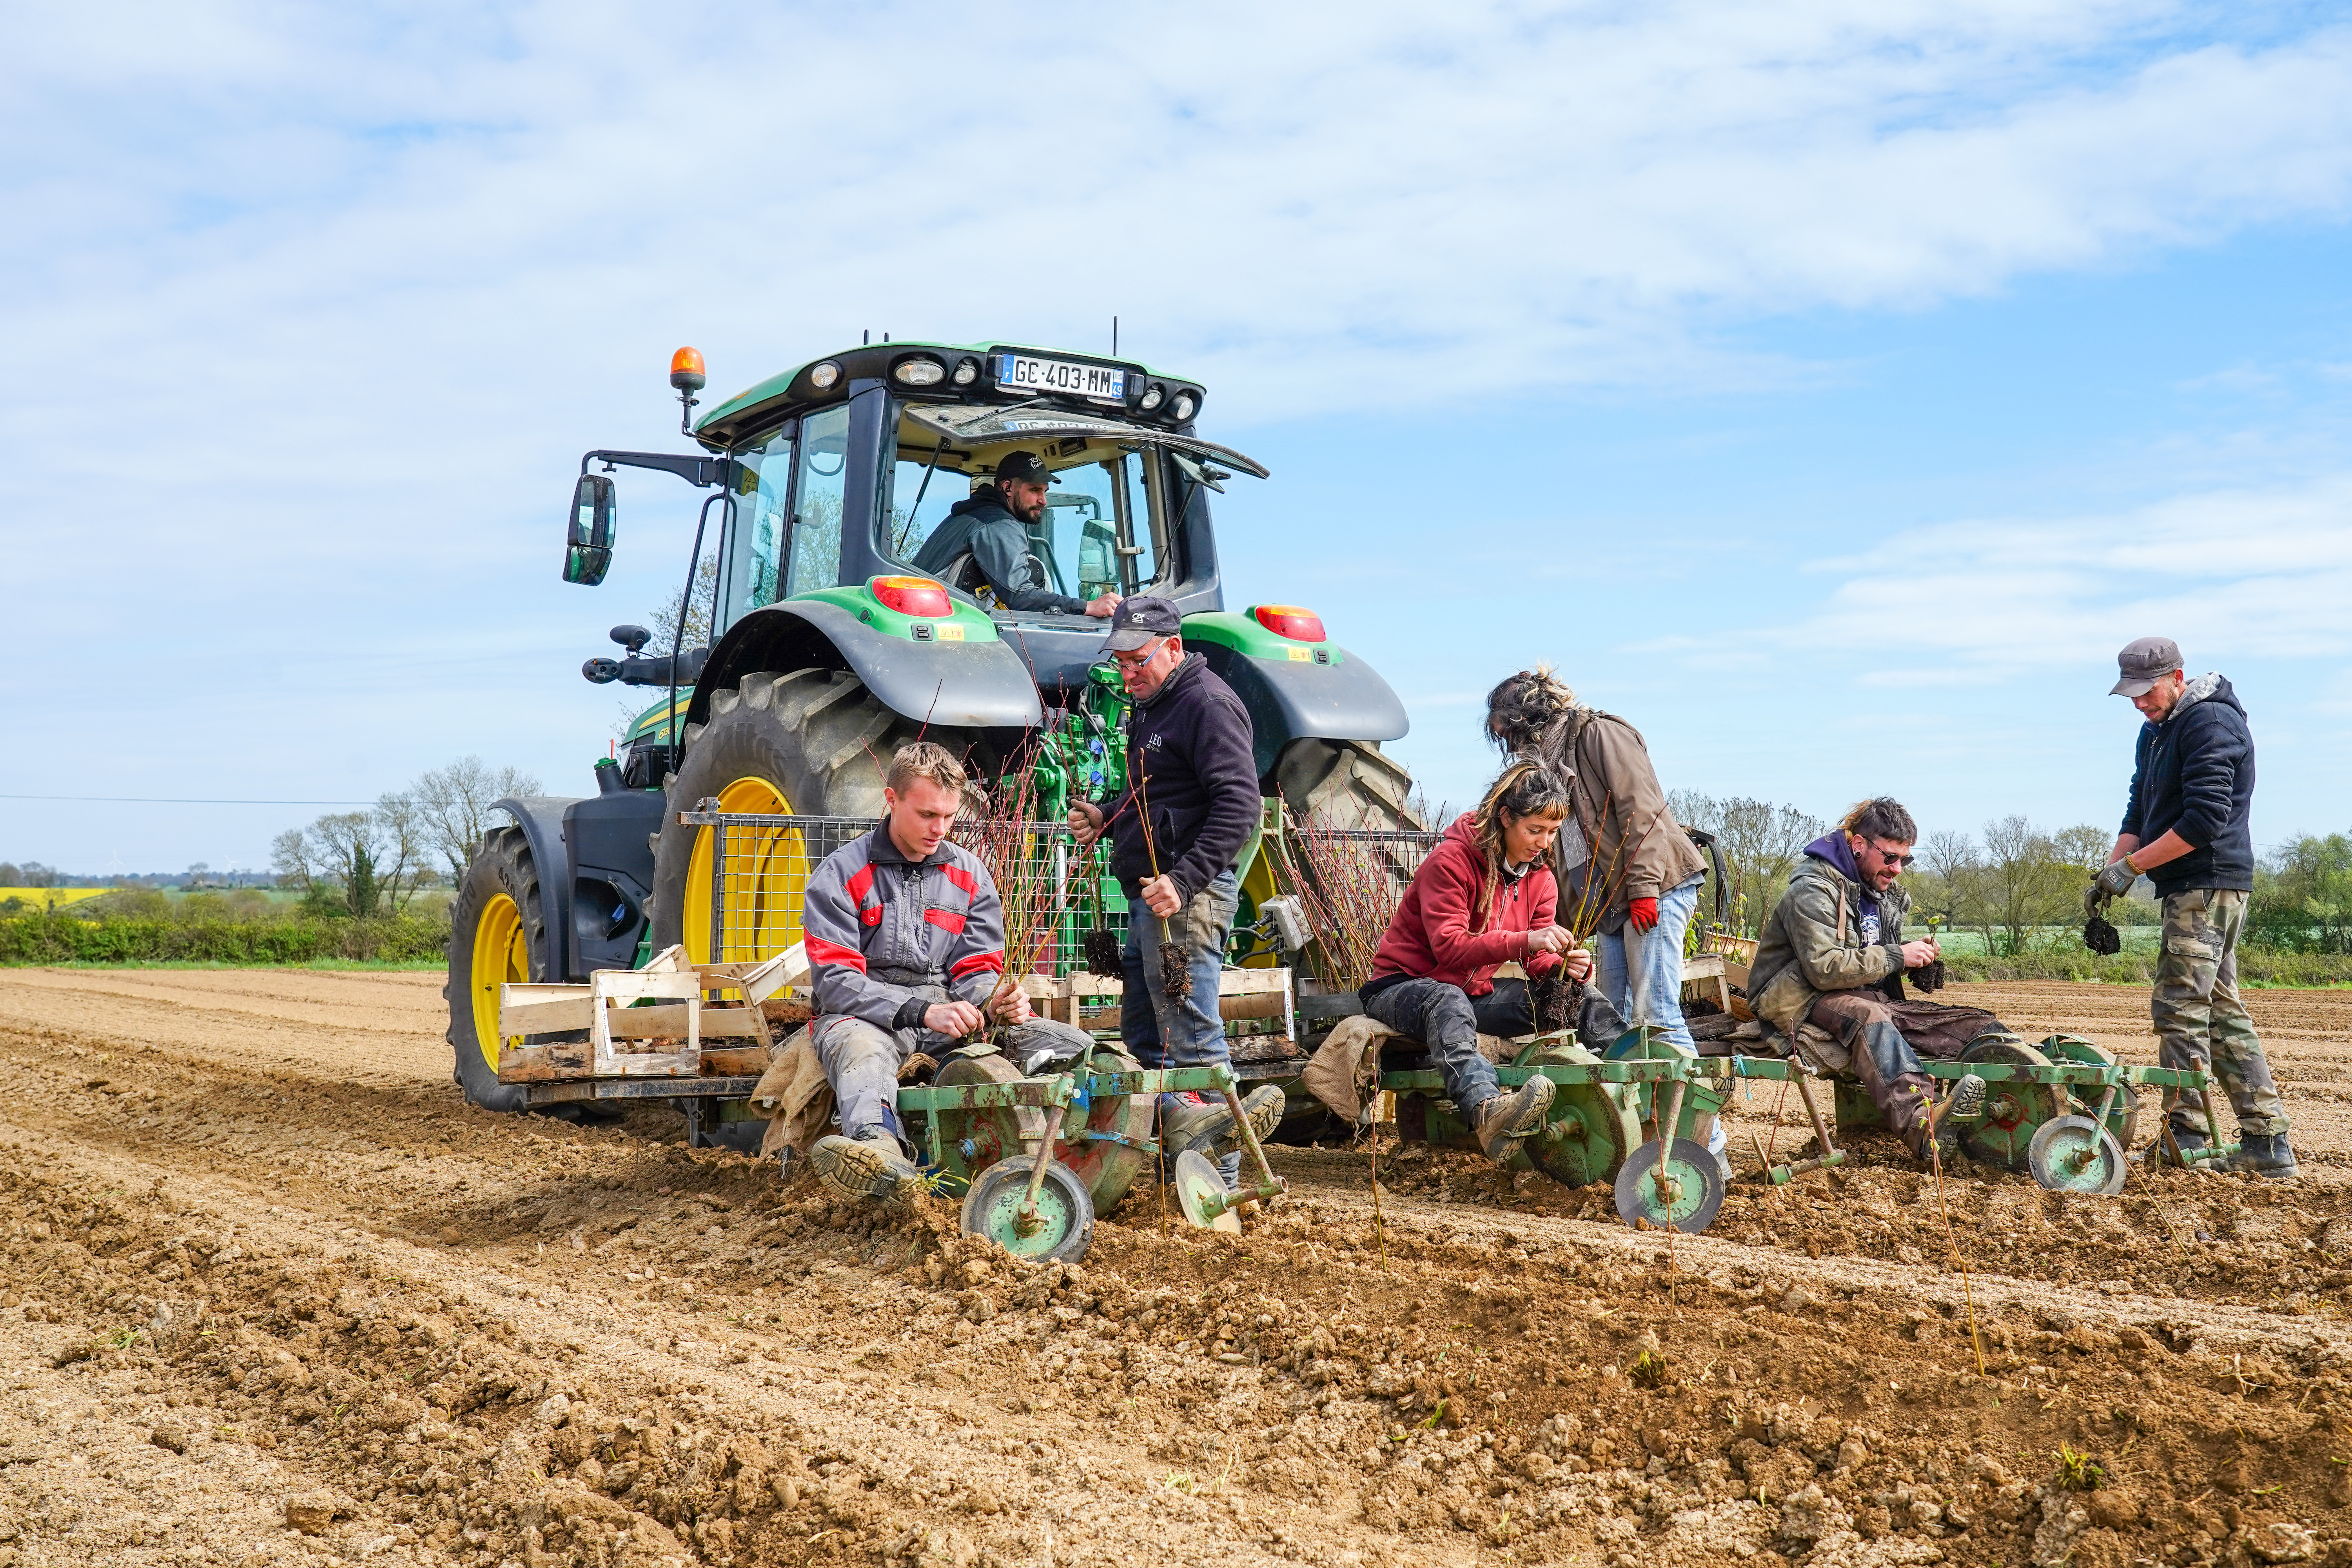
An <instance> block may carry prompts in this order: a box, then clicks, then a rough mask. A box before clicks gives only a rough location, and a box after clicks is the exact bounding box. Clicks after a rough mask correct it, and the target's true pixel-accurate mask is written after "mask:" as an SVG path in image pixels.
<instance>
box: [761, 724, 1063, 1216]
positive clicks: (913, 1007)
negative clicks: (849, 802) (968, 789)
mask: <svg viewBox="0 0 2352 1568" xmlns="http://www.w3.org/2000/svg"><path fill="white" fill-rule="evenodd" d="M963 791H964V771H963V766H962V764H961V763H958V762H957V761H956V759H955V754H954V753H953V752H950V751H949V750H948V749H947V748H946V747H944V746H940V745H936V744H934V743H932V742H928V741H918V742H914V743H913V744H912V745H908V746H902V747H900V748H899V749H898V755H897V756H895V757H893V758H892V759H891V760H890V772H889V774H888V777H887V780H886V781H885V784H884V787H883V790H882V799H883V801H884V803H885V804H886V805H887V807H888V812H889V814H888V815H887V816H885V817H884V818H883V819H882V821H881V822H880V823H879V824H877V826H876V827H875V829H874V831H873V832H871V833H868V834H866V836H865V837H861V838H858V839H856V840H855V841H853V842H851V843H849V844H846V845H845V846H843V847H841V848H839V849H836V850H835V851H834V852H833V853H832V854H830V855H828V856H826V857H825V858H824V863H823V864H822V865H820V866H819V867H817V868H816V869H815V870H814V872H812V873H811V874H810V876H809V880H808V890H807V893H806V895H805V901H804V904H803V910H802V915H801V920H802V928H803V931H804V933H805V936H804V939H803V940H804V941H805V942H806V951H807V952H808V959H809V967H810V970H811V972H812V978H813V980H814V992H815V1003H816V1017H815V1018H814V1020H813V1021H812V1022H811V1024H810V1026H809V1030H810V1039H811V1043H812V1044H814V1047H816V1054H817V1060H818V1062H819V1063H820V1064H821V1065H822V1066H823V1067H824V1076H825V1081H826V1082H828V1083H829V1084H831V1085H832V1086H833V1095H834V1101H835V1105H836V1107H837V1108H838V1113H839V1117H840V1121H841V1131H840V1132H839V1133H837V1134H835V1135H834V1136H831V1137H827V1138H823V1139H820V1140H818V1142H817V1144H816V1147H815V1148H814V1149H812V1150H811V1151H809V1163H811V1164H812V1165H814V1167H815V1168H816V1173H817V1174H818V1176H819V1177H821V1178H822V1179H823V1180H824V1184H826V1185H827V1186H829V1187H831V1188H833V1189H834V1191H835V1192H837V1193H840V1194H844V1195H845V1196H848V1197H873V1198H888V1197H891V1196H893V1195H894V1194H896V1193H897V1192H898V1188H899V1186H900V1185H901V1184H904V1183H907V1182H910V1181H912V1180H913V1179H914V1178H915V1176H916V1174H917V1171H916V1166H915V1162H914V1160H913V1158H912V1154H913V1150H912V1148H911V1146H910V1145H909V1144H908V1142H907V1140H906V1137H905V1135H904V1134H903V1133H902V1132H901V1131H900V1130H899V1126H898V1068H899V1067H900V1066H901V1065H902V1064H904V1063H905V1061H906V1060H907V1058H908V1057H910V1056H912V1055H914V1054H915V1052H917V1051H919V1050H920V1051H926V1052H928V1053H929V1054H930V1055H931V1056H934V1057H939V1056H944V1055H945V1054H946V1053H947V1052H948V1051H949V1050H950V1049H951V1048H953V1047H955V1046H956V1045H958V1044H960V1043H961V1041H962V1040H964V1039H965V1038H967V1037H970V1036H972V1035H976V1034H978V1033H979V1032H980V1031H981V1030H982V1028H984V1027H985V1026H987V1025H988V1024H990V1023H996V1024H1002V1025H1007V1026H1011V1027H1010V1028H1009V1030H1008V1032H1007V1035H1006V1037H1005V1049H1006V1054H1007V1055H1009V1056H1011V1057H1012V1058H1013V1059H1014V1060H1016V1061H1026V1060H1028V1059H1030V1058H1032V1057H1033V1056H1034V1054H1035V1053H1036V1052H1037V1051H1039V1050H1041V1049H1050V1050H1053V1051H1055V1053H1056V1054H1061V1053H1063V1052H1065V1051H1084V1050H1086V1049H1087V1048H1089V1047H1092V1045H1093V1043H1094V1041H1093V1037H1091V1036H1088V1035H1087V1034H1085V1033H1084V1032H1083V1031H1081V1030H1078V1029H1076V1028H1073V1027H1072V1026H1069V1025H1067V1024H1057V1023H1055V1022H1053V1021H1052V1020H1050V1019H1044V1018H1036V1017H1034V1016H1032V1015H1031V1013H1030V1010H1029V998H1028V997H1027V995H1025V994H1024V993H1023V992H1022V990H1021V988H1020V987H1019V986H1018V985H1014V984H1005V981H1006V975H1005V973H1004V910H1003V904H1002V903H1001V902H1000V901H999V900H998V898H997V892H996V883H995V881H994V879H992V878H991V877H990V876H989V874H988V868H987V867H986V866H985V865H983V864H982V862H981V860H980V858H979V857H978V856H976V855H974V854H972V853H971V851H970V850H968V849H966V848H964V847H962V846H961V845H960V844H954V843H950V841H949V839H948V829H949V828H950V827H951V826H954V823H955V819H956V813H957V812H958V811H959V810H961V808H962V806H963Z"/></svg>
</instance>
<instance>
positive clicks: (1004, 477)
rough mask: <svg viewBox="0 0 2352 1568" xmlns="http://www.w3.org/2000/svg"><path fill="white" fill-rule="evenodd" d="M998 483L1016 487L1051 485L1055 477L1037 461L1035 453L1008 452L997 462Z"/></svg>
mask: <svg viewBox="0 0 2352 1568" xmlns="http://www.w3.org/2000/svg"><path fill="white" fill-rule="evenodd" d="M996 482H997V483H998V484H1000V485H1002V484H1007V483H1010V484H1016V485H1050V484H1052V483H1053V482H1054V476H1053V475H1052V474H1050V473H1048V472H1046V471H1045V464H1044V463H1041V462H1039V461H1038V460H1037V454H1036V453H1034V452H1007V453H1005V454H1004V456H1003V457H1002V458H998V459H997V460H996Z"/></svg>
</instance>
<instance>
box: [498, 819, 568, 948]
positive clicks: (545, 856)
mask: <svg viewBox="0 0 2352 1568" xmlns="http://www.w3.org/2000/svg"><path fill="white" fill-rule="evenodd" d="M577 804H579V803H578V802H577V801H576V800H573V799H572V798H570V797H567V796H563V795H509V796H507V797H506V798H505V799H504V800H501V801H499V803H498V804H497V805H493V806H491V807H490V809H491V810H492V811H494V812H499V811H503V812H505V813H506V814H507V815H508V816H511V817H513V818H514V820H515V826H518V827H520V828H521V829H522V837H523V842H524V843H526V844H528V845H530V863H531V865H532V867H533V868H536V869H537V870H538V872H539V899H540V919H541V922H542V923H543V924H544V925H545V927H546V929H547V946H548V954H547V962H548V973H546V974H545V975H543V976H542V975H534V976H532V978H533V979H546V980H555V981H561V980H566V979H569V978H571V975H572V856H571V853H570V852H569V850H568V849H567V848H566V847H565V843H564V833H563V814H564V813H565V812H566V811H567V810H569V809H570V808H571V807H572V806H573V805H577Z"/></svg>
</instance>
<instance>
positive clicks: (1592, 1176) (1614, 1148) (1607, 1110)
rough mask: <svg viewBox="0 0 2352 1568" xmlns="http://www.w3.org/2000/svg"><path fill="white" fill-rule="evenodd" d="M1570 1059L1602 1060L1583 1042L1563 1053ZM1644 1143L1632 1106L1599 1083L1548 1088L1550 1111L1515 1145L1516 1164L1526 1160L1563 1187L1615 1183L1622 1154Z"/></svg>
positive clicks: (1565, 1084)
mask: <svg viewBox="0 0 2352 1568" xmlns="http://www.w3.org/2000/svg"><path fill="white" fill-rule="evenodd" d="M1562 1055H1563V1056H1564V1058H1565V1059H1566V1060H1568V1061H1570V1062H1578V1063H1590V1062H1597V1061H1599V1060H1600V1059H1601V1058H1599V1057H1597V1056H1594V1055H1593V1054H1592V1053H1591V1051H1589V1050H1586V1049H1585V1048H1584V1047H1581V1046H1572V1047H1569V1049H1568V1050H1567V1051H1566V1052H1565V1053H1562ZM1641 1141H1642V1128H1641V1123H1640V1122H1639V1121H1636V1120H1635V1119H1634V1115H1633V1109H1632V1108H1631V1107H1630V1106H1628V1105H1626V1104H1625V1102H1624V1101H1623V1100H1619V1099H1618V1098H1617V1096H1615V1095H1614V1094H1612V1093H1611V1092H1610V1091H1609V1089H1608V1088H1607V1087H1606V1086H1604V1085H1601V1084H1597V1083H1559V1084H1554V1085H1553V1086H1552V1097H1551V1111H1550V1114H1549V1115H1548V1116H1546V1117H1545V1118H1544V1124H1543V1130H1542V1131H1539V1132H1538V1133H1537V1134H1536V1135H1535V1136H1534V1137H1532V1138H1529V1139H1527V1140H1526V1141H1525V1142H1521V1143H1520V1145H1519V1152H1518V1154H1517V1157H1516V1158H1515V1159H1514V1160H1513V1161H1512V1163H1513V1164H1514V1165H1516V1164H1517V1163H1519V1162H1520V1161H1525V1162H1527V1163H1528V1165H1529V1166H1531V1167H1532V1168H1534V1169H1536V1170H1538V1171H1541V1172H1542V1173H1544V1174H1546V1175H1548V1176H1549V1177H1550V1178H1551V1179H1552V1180H1554V1181H1556V1182H1558V1183H1559V1184H1561V1185H1562V1186H1569V1187H1581V1186H1584V1185H1586V1184H1590V1183H1592V1182H1613V1181H1615V1180H1616V1179H1617V1172H1618V1170H1619V1168H1620V1167H1621V1166H1622V1165H1623V1164H1624V1163H1625V1155H1626V1153H1627V1152H1629V1151H1630V1150H1632V1149H1633V1145H1634V1144H1636V1143H1639V1142H1641Z"/></svg>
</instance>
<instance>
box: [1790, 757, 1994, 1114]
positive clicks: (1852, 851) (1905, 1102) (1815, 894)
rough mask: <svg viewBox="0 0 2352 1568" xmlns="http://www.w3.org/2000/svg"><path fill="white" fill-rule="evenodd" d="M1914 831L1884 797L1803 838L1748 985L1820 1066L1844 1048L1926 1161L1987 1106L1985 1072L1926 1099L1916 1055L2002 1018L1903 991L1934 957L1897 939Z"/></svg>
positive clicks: (1948, 1045) (1960, 1042)
mask: <svg viewBox="0 0 2352 1568" xmlns="http://www.w3.org/2000/svg"><path fill="white" fill-rule="evenodd" d="M1918 837H1919V828H1918V826H1917V825H1916V823H1914V822H1913V821H1912V819H1911V814H1910V813H1909V812H1907V811H1906V810H1904V809H1903V807H1902V805H1900V804H1899V803H1898V802H1895V801H1893V800H1889V799H1886V798H1885V797H1884V796H1881V797H1879V798H1878V799H1875V800H1865V801H1864V802H1863V803H1862V804H1861V805H1857V806H1855V807H1854V808H1853V810H1852V811H1850V812H1848V813H1846V816H1845V820H1844V821H1843V823H1841V824H1839V826H1837V827H1836V828H1834V829H1832V831H1831V832H1829V833H1826V834H1824V835H1822V837H1819V838H1816V839H1814V840H1813V841H1812V842H1811V844H1809V845H1807V846H1805V853H1804V857H1803V858H1802V859H1801V860H1800V861H1799V862H1798V866H1797V869H1796V870H1795V871H1794V872H1792V873H1791V874H1790V878H1789V890H1788V891H1787V892H1786V893H1785V894H1783V895H1781V898H1780V902H1779V903H1777V904H1775V905H1773V906H1772V912H1771V914H1769V916H1767V917H1766V918H1765V921H1764V933H1763V940H1762V941H1761V942H1759V944H1758V946H1757V950H1756V962H1755V963H1754V965H1753V966H1752V967H1751V968H1750V969H1749V970H1748V996H1749V997H1750V998H1751V999H1752V1001H1751V1005H1753V1006H1754V1007H1755V1009H1756V1016H1758V1017H1759V1018H1761V1019H1763V1020H1764V1022H1765V1023H1766V1024H1768V1025H1769V1026H1771V1027H1772V1028H1773V1029H1775V1030H1777V1031H1778V1032H1779V1033H1780V1036H1781V1037H1783V1039H1785V1040H1786V1041H1787V1042H1788V1043H1789V1045H1790V1047H1803V1048H1804V1049H1805V1051H1806V1055H1807V1056H1808V1057H1809V1058H1812V1059H1814V1060H1816V1061H1817V1062H1818V1063H1819V1064H1820V1065H1822V1066H1824V1067H1827V1068H1832V1070H1838V1069H1841V1068H1842V1067H1843V1065H1844V1064H1841V1063H1840V1062H1839V1061H1838V1060H1837V1059H1836V1058H1837V1055H1838V1053H1839V1052H1840V1051H1841V1050H1842V1051H1843V1052H1845V1053H1848V1054H1850V1057H1851V1068H1852V1070H1853V1074H1854V1076H1855V1077H1856V1078H1858V1079H1861V1080H1862V1087H1863V1088H1864V1089H1865V1090H1866V1091H1868V1093H1869V1095H1870V1098H1871V1100H1873V1101H1874V1103H1875V1104H1876V1105H1877V1107H1878V1110H1879V1114H1880V1115H1881V1116H1882V1117H1884V1118H1885V1122H1886V1129H1887V1131H1890V1132H1893V1133H1894V1134H1895V1135H1896V1136H1897V1137H1899V1138H1901V1139H1902V1140H1903V1141H1904V1142H1906V1144H1908V1145H1909V1146H1910V1149H1911V1152H1912V1153H1914V1154H1915V1155H1916V1156H1918V1157H1919V1158H1920V1159H1921V1160H1922V1161H1927V1160H1930V1159H1933V1158H1937V1157H1939V1156H1937V1154H1936V1152H1935V1151H1934V1150H1933V1149H1932V1148H1931V1147H1930V1145H1931V1144H1933V1143H1935V1142H1938V1141H1946V1142H1948V1141H1950V1140H1953V1139H1956V1138H1957V1137H1958V1132H1959V1123H1961V1122H1963V1121H1968V1120H1969V1119H1970V1118H1972V1117H1974V1116H1975V1115H1976V1114H1977V1113H1978V1112H1979V1111H1980V1110H1983V1109H1984V1103H1985V1081H1984V1079H1980V1078H1979V1077H1978V1076H1977V1075H1976V1074H1974V1073H1969V1075H1968V1076H1967V1077H1965V1078H1962V1079H1960V1080H1959V1081H1958V1083H1956V1084H1955V1085H1953V1087H1952V1091H1951V1093H1950V1095H1949V1096H1948V1097H1947V1098H1946V1099H1944V1100H1942V1101H1940V1102H1938V1103H1933V1104H1931V1102H1930V1100H1929V1098H1928V1088H1929V1084H1930V1081H1931V1080H1930V1079H1928V1076H1927V1072H1926V1071H1925V1070H1924V1069H1922V1068H1921V1067H1920V1066H1919V1058H1920V1057H1921V1056H1923V1055H1925V1056H1932V1057H1936V1058H1943V1059H1949V1058H1954V1057H1957V1056H1958V1055H1959V1054H1960V1052H1961V1051H1962V1050H1963V1049H1965V1048H1966V1047H1967V1046H1968V1043H1969V1041H1970V1040H1972V1039H1974V1038H1976V1037H1977V1036H1979V1035H1980V1034H1982V1033H1984V1032H1985V1031H1986V1030H1988V1029H1997V1028H1999V1027H2000V1020H1999V1019H1997V1018H1995V1017H1994V1016H1992V1015H1991V1014H1990V1013H1987V1012H1983V1011H1981V1010H1979V1009H1978V1008H1975V1007H1952V1006H1947V1005H1943V1004H1941V1003H1936V1002H1915V1001H1911V1000H1908V999H1906V997H1905V996H1904V994H1903V976H1904V974H1905V973H1906V972H1917V971H1923V970H1926V969H1927V967H1928V966H1929V965H1930V964H1933V963H1936V962H1937V958H1938V957H1939V956H1940V954H1939V952H1938V950H1937V945H1936V942H1935V940H1934V939H1933V938H1932V937H1930V938H1927V939H1923V940H1920V941H1916V942H1906V941H1904V940H1903V913H1904V911H1905V910H1907V909H1908V908H1910V897H1909V895H1908V894H1906V893H1905V892H1904V890H1903V889H1901V888H1899V887H1897V886H1895V879H1896V878H1898V877H1900V876H1901V875H1902V874H1903V870H1904V868H1906V867H1907V866H1909V865H1910V864H1911V861H1912V854H1911V846H1912V845H1913V844H1914V843H1916V842H1917V840H1918ZM1923 984H1941V982H1940V980H1939V979H1937V980H1931V981H1923ZM1807 1026H1811V1028H1810V1029H1808V1028H1807ZM1806 1035H1810V1036H1811V1038H1810V1039H1807V1038H1804V1036H1806Z"/></svg>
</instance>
